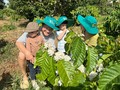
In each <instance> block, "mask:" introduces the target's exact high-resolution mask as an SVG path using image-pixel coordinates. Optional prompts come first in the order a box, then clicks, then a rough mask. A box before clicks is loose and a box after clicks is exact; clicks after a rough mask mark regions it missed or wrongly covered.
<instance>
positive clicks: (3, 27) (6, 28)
mask: <svg viewBox="0 0 120 90" xmlns="http://www.w3.org/2000/svg"><path fill="white" fill-rule="evenodd" d="M16 28H17V27H16V26H15V25H13V24H10V25H7V24H5V25H4V26H2V28H1V31H9V30H15V29H16Z"/></svg>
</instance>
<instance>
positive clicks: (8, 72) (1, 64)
mask: <svg viewBox="0 0 120 90" xmlns="http://www.w3.org/2000/svg"><path fill="white" fill-rule="evenodd" d="M26 22H27V20H24V19H23V20H20V21H18V22H16V23H15V26H17V29H16V30H11V31H4V32H2V31H0V48H1V47H4V46H2V45H4V44H3V43H2V42H3V41H6V42H9V43H13V44H14V45H15V42H16V40H17V38H18V37H19V36H20V35H21V34H22V33H23V31H24V25H25V24H26ZM9 23H10V22H9V20H0V27H2V26H4V25H5V24H9ZM14 50H16V52H15V54H14V55H15V56H13V58H14V60H5V61H3V60H1V59H2V58H1V57H0V86H1V85H4V83H5V81H6V82H7V81H10V80H8V79H10V78H12V77H13V76H14V74H15V73H20V70H19V65H18V62H17V55H18V49H17V47H16V46H15V47H14ZM6 57H9V56H6Z"/></svg>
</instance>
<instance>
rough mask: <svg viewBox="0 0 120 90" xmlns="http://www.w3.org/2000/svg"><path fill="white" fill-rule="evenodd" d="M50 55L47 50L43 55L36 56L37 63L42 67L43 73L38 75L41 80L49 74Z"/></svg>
mask: <svg viewBox="0 0 120 90" xmlns="http://www.w3.org/2000/svg"><path fill="white" fill-rule="evenodd" d="M48 56H49V55H48V53H47V52H45V53H43V55H42V56H41V57H38V56H36V65H38V66H40V67H41V73H40V74H37V75H36V77H37V78H38V79H39V80H45V79H46V78H47V77H48V75H49V72H50V69H49V68H50V65H49V59H48ZM37 60H38V61H37Z"/></svg>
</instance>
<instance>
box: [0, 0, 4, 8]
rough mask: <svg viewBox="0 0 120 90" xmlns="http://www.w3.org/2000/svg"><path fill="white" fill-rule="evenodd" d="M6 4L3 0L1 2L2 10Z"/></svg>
mask: <svg viewBox="0 0 120 90" xmlns="http://www.w3.org/2000/svg"><path fill="white" fill-rule="evenodd" d="M4 5H5V3H4V2H3V0H0V9H3V8H4Z"/></svg>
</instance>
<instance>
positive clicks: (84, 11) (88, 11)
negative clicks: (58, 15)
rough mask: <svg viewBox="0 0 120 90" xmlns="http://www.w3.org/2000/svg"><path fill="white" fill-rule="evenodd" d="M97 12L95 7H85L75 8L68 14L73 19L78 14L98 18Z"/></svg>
mask: <svg viewBox="0 0 120 90" xmlns="http://www.w3.org/2000/svg"><path fill="white" fill-rule="evenodd" d="M99 12H100V11H99V9H98V8H97V6H91V5H87V6H80V7H78V8H76V9H75V10H72V11H71V12H70V13H71V14H72V16H73V17H74V18H76V16H77V15H78V14H80V15H82V16H86V15H92V16H95V17H98V16H99Z"/></svg>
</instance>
